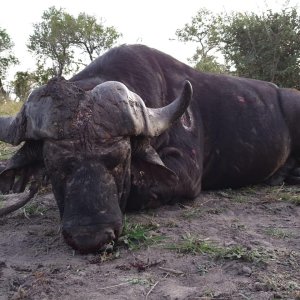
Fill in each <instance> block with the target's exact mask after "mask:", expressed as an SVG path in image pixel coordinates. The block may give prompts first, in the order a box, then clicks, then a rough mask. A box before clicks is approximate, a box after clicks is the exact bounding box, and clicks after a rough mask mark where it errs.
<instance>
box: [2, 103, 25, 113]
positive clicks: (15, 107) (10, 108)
mask: <svg viewBox="0 0 300 300" xmlns="http://www.w3.org/2000/svg"><path fill="white" fill-rule="evenodd" d="M22 105H23V102H16V101H10V100H9V101H5V102H1V103H0V115H9V116H10V115H15V114H16V113H17V112H18V111H19V110H20V109H21V107H22Z"/></svg>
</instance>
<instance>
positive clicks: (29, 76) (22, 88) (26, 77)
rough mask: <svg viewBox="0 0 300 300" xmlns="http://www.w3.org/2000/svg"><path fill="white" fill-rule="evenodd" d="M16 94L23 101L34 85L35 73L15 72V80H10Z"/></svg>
mask: <svg viewBox="0 0 300 300" xmlns="http://www.w3.org/2000/svg"><path fill="white" fill-rule="evenodd" d="M12 84H13V87H14V92H15V94H16V96H17V97H18V98H19V99H20V100H21V101H25V100H26V99H27V98H28V95H29V94H30V91H31V90H32V89H33V88H34V86H36V77H35V74H33V73H30V72H17V73H16V74H15V80H14V81H13V82H12Z"/></svg>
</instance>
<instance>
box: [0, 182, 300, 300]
mask: <svg viewBox="0 0 300 300" xmlns="http://www.w3.org/2000/svg"><path fill="white" fill-rule="evenodd" d="M299 204H300V188H290V187H280V188H279V187H276V188H270V187H259V186H255V187H253V188H246V189H242V190H237V191H232V190H223V191H217V192H205V193H203V194H202V195H201V197H199V198H198V199H196V200H195V201H193V202H187V203H182V204H176V205H174V206H165V207H161V208H159V209H157V210H151V211H147V212H143V213H135V214H128V215H127V216H126V225H125V233H124V236H123V237H122V239H121V241H120V242H119V243H118V244H117V245H116V246H115V250H114V251H112V252H111V249H109V248H108V249H107V251H106V252H105V253H103V254H93V255H91V254H90V255H80V254H79V253H74V251H72V249H71V248H69V247H68V246H67V245H66V244H65V243H64V241H63V239H62V237H61V234H60V225H59V217H58V211H57V208H56V205H55V202H54V199H53V195H52V193H50V192H49V193H44V194H43V195H39V196H37V197H36V198H35V199H34V200H33V201H32V202H30V203H29V204H27V206H26V207H25V208H24V209H22V210H19V211H18V212H16V213H14V214H12V215H10V216H8V217H5V218H2V219H0V299H1V300H4V299H98V300H99V299H118V300H119V299H256V300H259V299H300V235H299V229H300V219H299V216H300V205H299Z"/></svg>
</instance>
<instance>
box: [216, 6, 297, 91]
mask: <svg viewBox="0 0 300 300" xmlns="http://www.w3.org/2000/svg"><path fill="white" fill-rule="evenodd" d="M299 34H300V17H299V15H298V12H297V10H296V8H292V9H288V8H284V9H282V10H281V12H273V11H272V10H268V11H267V12H264V13H262V14H261V15H258V14H255V13H251V14H248V13H245V14H242V13H234V14H232V15H231V16H228V18H227V20H226V22H224V23H223V28H222V34H221V41H222V42H223V43H224V47H223V49H222V52H223V54H224V56H225V58H226V60H227V62H228V63H230V64H232V65H233V66H234V67H235V69H236V74H237V75H239V76H244V77H250V78H256V79H261V80H266V81H271V82H274V83H276V84H278V85H279V86H285V87H295V88H300V83H299V82H300V66H299V59H300V44H299V38H298V37H299Z"/></svg>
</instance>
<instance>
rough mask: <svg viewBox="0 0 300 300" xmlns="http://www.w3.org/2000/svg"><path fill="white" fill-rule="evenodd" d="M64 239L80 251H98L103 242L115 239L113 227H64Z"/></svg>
mask: <svg viewBox="0 0 300 300" xmlns="http://www.w3.org/2000/svg"><path fill="white" fill-rule="evenodd" d="M62 233H63V236H64V238H65V241H66V242H67V243H68V244H69V245H70V246H71V247H72V248H74V249H76V250H79V251H80V252H82V253H87V252H95V251H99V250H100V249H101V248H102V247H103V246H104V245H105V244H107V243H110V242H112V241H113V240H115V239H116V235H115V232H114V230H113V229H111V228H106V229H103V228H102V229H101V230H95V229H94V230H91V229H90V230H87V228H78V227H77V228H73V227H64V228H63V231H62Z"/></svg>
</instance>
